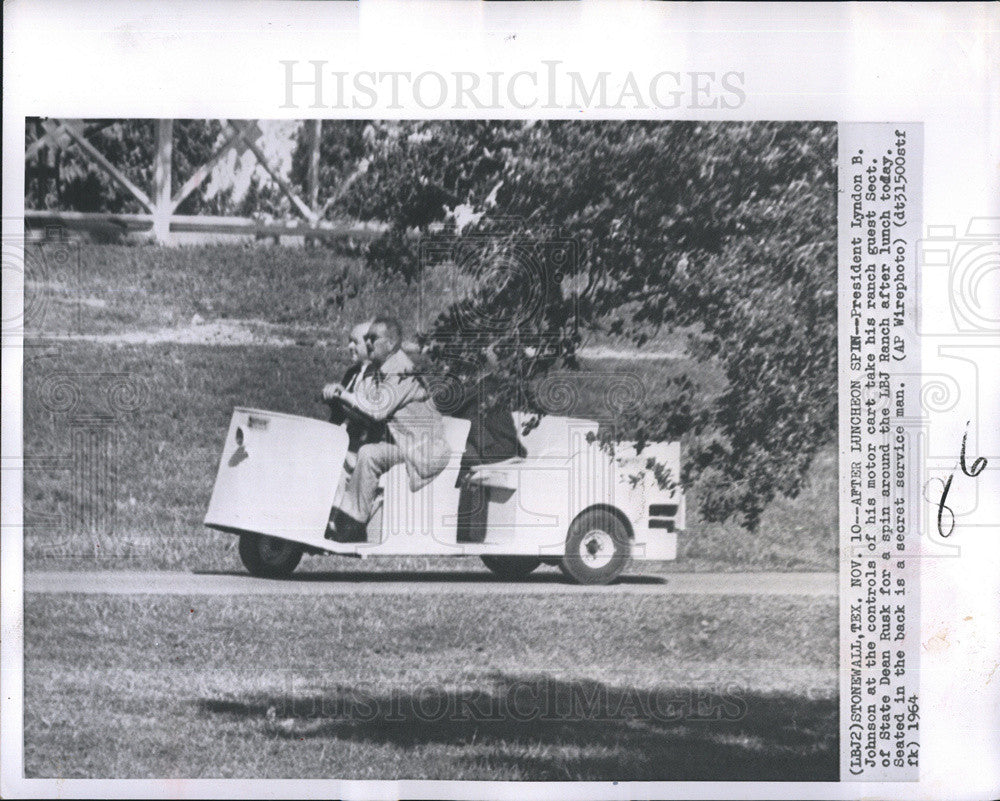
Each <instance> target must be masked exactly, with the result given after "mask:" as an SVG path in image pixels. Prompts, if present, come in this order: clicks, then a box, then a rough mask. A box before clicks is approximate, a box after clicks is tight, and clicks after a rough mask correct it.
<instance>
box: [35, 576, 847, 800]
mask: <svg viewBox="0 0 1000 801" xmlns="http://www.w3.org/2000/svg"><path fill="white" fill-rule="evenodd" d="M836 619H837V615H836V600H835V599H832V598H831V599H801V598H795V599H791V598H782V597H775V596H763V597H755V598H753V599H752V600H749V599H747V598H726V597H718V596H705V597H699V598H691V597H673V598H667V597H645V596H643V597H635V596H630V597H614V596H574V597H565V596H563V597H549V598H533V597H528V596H502V597H494V598H470V597H463V596H461V595H446V596H430V597H429V596H426V595H414V596H384V595H358V596H352V597H348V598H345V597H337V598H332V597H321V598H315V597H295V598H289V597H280V598H269V599H267V600H266V601H262V600H261V599H255V598H249V597H245V596H244V597H232V598H218V597H187V598H185V597H169V598H168V597H162V596H161V597H152V598H142V599H133V598H127V597H110V596H51V595H29V596H28V597H27V598H26V605H25V648H26V650H25V707H24V709H25V738H24V742H25V766H26V773H27V775H29V776H33V777H102V778H103V777H107V778H112V777H113V778H139V777H199V776H200V777H226V776H240V777H270V778H298V777H303V778H385V779H389V778H436V779H510V780H515V779H519V780H628V779H633V780H635V779H650V780H652V779H660V780H696V779H717V780H723V779H734V780H739V779H755V780H793V779H795V780H828V781H830V780H836V776H837V748H838V739H837V731H838V730H837V700H836V693H837V624H836Z"/></svg>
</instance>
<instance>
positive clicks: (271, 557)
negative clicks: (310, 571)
mask: <svg viewBox="0 0 1000 801" xmlns="http://www.w3.org/2000/svg"><path fill="white" fill-rule="evenodd" d="M304 551H305V549H304V548H303V547H302V546H301V545H299V544H298V543H297V542H290V541H289V540H282V539H279V538H278V537H269V536H267V535H266V534H253V533H251V532H244V533H243V534H240V559H242V560H243V564H244V566H246V569H247V570H249V571H250V575H251V576H260V577H261V578H285V577H286V576H290V575H291V574H292V571H293V570H295V568H296V567H297V566H298V564H299V560H300V559H302V554H303V552H304Z"/></svg>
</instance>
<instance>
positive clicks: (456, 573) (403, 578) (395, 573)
mask: <svg viewBox="0 0 1000 801" xmlns="http://www.w3.org/2000/svg"><path fill="white" fill-rule="evenodd" d="M192 572H193V573H194V574H195V575H197V576H246V577H247V578H249V574H248V573H247V572H246V571H245V570H194V571H192ZM279 580H280V581H292V582H331V583H347V584H351V583H363V582H369V581H372V582H386V583H413V584H511V583H515V584H572V583H573V582H570V581H569V579H567V578H566V577H565V576H563V574H562V573H533V574H531V575H530V576H526V577H525V578H519V579H504V578H500V577H499V576H495V575H493V574H492V573H486V572H478V571H473V570H345V571H343V572H337V571H333V570H324V571H315V572H309V573H307V572H302V573H293V574H292V575H290V576H288V577H287V578H283V579H279ZM666 582H667V579H665V578H663V577H661V576H648V575H647V576H644V575H633V576H622V577H621V578H620V579H618V581H617V582H615V583H617V584H665V583H666Z"/></svg>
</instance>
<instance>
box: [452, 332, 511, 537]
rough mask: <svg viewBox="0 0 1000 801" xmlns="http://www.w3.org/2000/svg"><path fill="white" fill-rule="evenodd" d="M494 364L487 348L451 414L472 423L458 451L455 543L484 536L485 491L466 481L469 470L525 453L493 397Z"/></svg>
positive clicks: (503, 409)
mask: <svg viewBox="0 0 1000 801" xmlns="http://www.w3.org/2000/svg"><path fill="white" fill-rule="evenodd" d="M496 366H497V358H496V354H495V353H494V352H493V350H492V349H491V348H489V347H487V348H486V350H485V351H484V353H483V363H482V365H481V366H480V369H479V371H478V373H477V374H476V375H474V376H467V377H466V380H465V381H464V382H463V389H464V392H463V395H462V397H461V399H460V400H459V402H458V405H457V408H456V409H455V410H454V411H452V412H451V414H452V415H454V416H455V417H459V418H462V419H464V420H468V421H469V422H470V423H471V424H472V425H471V427H470V429H469V437H468V439H467V440H466V443H465V452H464V453H463V454H462V464H461V467H460V468H459V473H458V486H459V487H460V489H461V493H460V495H459V501H458V531H457V541H458V542H483V541H484V540H485V538H486V524H487V499H488V497H489V490H488V489H487V488H486V487H484V486H482V485H480V484H475V483H473V482H470V480H469V479H470V478H471V477H472V475H473V471H474V470H475V469H476V468H477V467H480V466H482V465H484V464H493V463H495V462H502V461H504V460H506V459H511V458H514V457H521V458H523V457H524V456H525V455H526V452H525V450H524V446H523V445H521V443H520V441H519V440H518V438H517V426H516V425H515V424H514V416H513V414H511V410H510V406H509V405H507V404H504V403H500V402H498V401H497V400H496V397H495V396H497V395H498V394H500V393H499V392H498V389H499V386H498V385H499V379H498V378H497V377H496V376H494V375H491V374H490V370H491V369H492V368H495V367H496Z"/></svg>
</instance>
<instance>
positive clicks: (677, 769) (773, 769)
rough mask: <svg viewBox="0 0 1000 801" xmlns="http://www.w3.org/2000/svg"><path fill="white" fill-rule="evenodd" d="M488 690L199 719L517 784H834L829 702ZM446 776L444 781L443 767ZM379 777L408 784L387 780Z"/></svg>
mask: <svg viewBox="0 0 1000 801" xmlns="http://www.w3.org/2000/svg"><path fill="white" fill-rule="evenodd" d="M489 679H490V682H491V685H492V686H491V688H490V689H489V690H446V689H442V688H440V687H432V686H424V687H421V688H419V689H418V690H416V691H412V692H404V691H402V690H400V691H397V692H392V691H390V692H386V693H377V694H376V693H370V692H368V691H367V690H365V689H362V688H359V687H351V686H343V685H340V686H337V687H336V688H334V689H333V690H331V691H330V692H329V693H327V694H324V695H313V696H294V695H266V696H254V697H251V698H248V699H246V700H232V699H223V698H206V699H201V700H200V701H199V702H198V706H199V708H200V710H201V712H202V713H206V714H219V715H226V716H229V717H231V718H233V719H236V720H247V719H249V720H253V719H258V720H259V723H260V725H261V726H262V728H263V730H264V732H265V733H266V735H267V736H269V737H271V738H274V739H278V740H289V741H300V740H311V739H328V740H341V741H343V740H349V741H353V742H357V743H370V744H373V745H391V746H395V747H398V748H423V749H426V748H427V747H428V746H434V745H437V746H442V747H445V748H446V749H447V750H446V751H445V753H446V754H449V755H450V756H446V757H445V758H444V760H442V761H440V762H439V764H441V766H442V774H441V776H440V778H449V776H451V775H454V773H457V772H458V771H459V769H460V768H461V769H462V773H463V774H466V775H467V772H468V769H469V768H470V767H474V768H479V769H480V770H482V771H483V773H484V777H485V778H488V777H489V773H490V771H494V772H497V773H499V774H500V775H511V773H514V774H515V775H517V776H520V777H521V778H523V779H525V780H529V781H530V780H535V781H546V780H548V781H551V780H591V781H598V780H603V781H612V780H618V781H625V780H671V781H675V780H676V781H681V780H684V781H697V780H716V781H722V780H729V781H740V780H753V781H836V780H837V778H838V728H837V721H838V717H837V716H838V705H837V699H836V698H822V699H812V698H807V697H804V696H801V695H793V694H789V693H769V694H761V693H746V692H743V691H741V690H740V689H739V688H736V687H727V688H724V689H721V690H719V689H716V690H712V689H707V688H706V687H705V686H701V687H693V688H667V689H662V688H661V689H657V690H640V689H636V688H634V687H612V686H610V685H606V684H602V683H599V682H594V681H571V682H567V681H561V680H558V679H554V678H551V677H548V676H511V675H507V674H494V675H492V676H490V677H489ZM449 762H452V764H454V766H455V771H454V773H450V772H449V769H448V763H449ZM385 778H401V779H403V778H407V777H406V776H386V777H385Z"/></svg>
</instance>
